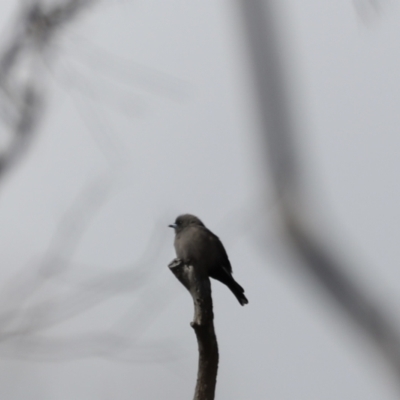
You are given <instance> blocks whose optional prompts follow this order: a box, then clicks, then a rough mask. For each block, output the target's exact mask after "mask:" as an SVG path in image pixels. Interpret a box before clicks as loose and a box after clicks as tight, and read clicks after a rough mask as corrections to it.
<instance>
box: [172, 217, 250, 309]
mask: <svg viewBox="0 0 400 400" xmlns="http://www.w3.org/2000/svg"><path fill="white" fill-rule="evenodd" d="M168 226H169V227H170V228H173V229H174V230H175V240H174V247H175V252H176V256H177V258H178V259H180V260H181V261H182V262H183V263H184V264H187V265H192V266H193V267H194V268H197V269H200V271H201V272H204V273H205V274H206V275H207V276H209V277H211V278H213V279H216V280H218V281H220V282H222V283H223V284H225V285H226V286H228V288H229V289H230V290H231V291H232V293H233V294H234V295H235V296H236V298H237V299H238V301H239V303H240V304H241V305H242V306H244V305H245V304H248V302H249V301H248V300H247V298H246V296H245V295H244V289H243V288H242V287H241V286H240V285H239V284H238V283H237V282H236V281H235V279H234V278H233V276H232V266H231V263H230V261H229V258H228V254H227V253H226V250H225V248H224V245H223V244H222V242H221V241H220V239H219V238H218V236H216V235H214V233H212V232H211V231H210V230H209V229H207V228H206V226H205V225H204V224H203V222H201V220H200V219H199V218H197V217H196V216H194V215H192V214H182V215H179V216H178V217H177V218H176V220H175V223H173V224H171V225H168Z"/></svg>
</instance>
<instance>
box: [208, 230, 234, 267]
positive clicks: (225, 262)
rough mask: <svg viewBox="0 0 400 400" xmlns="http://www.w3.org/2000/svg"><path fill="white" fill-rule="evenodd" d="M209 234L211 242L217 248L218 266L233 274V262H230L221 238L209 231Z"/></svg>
mask: <svg viewBox="0 0 400 400" xmlns="http://www.w3.org/2000/svg"><path fill="white" fill-rule="evenodd" d="M205 229H207V228H205ZM207 233H208V235H209V238H210V241H211V242H212V243H213V245H214V246H215V250H216V254H217V257H218V264H219V265H220V266H222V267H223V268H224V269H226V270H227V271H228V272H229V273H230V274H232V266H231V262H230V261H229V257H228V254H227V252H226V250H225V247H224V245H223V244H222V242H221V241H220V240H219V237H218V236H217V235H214V233H212V232H211V231H210V230H208V229H207Z"/></svg>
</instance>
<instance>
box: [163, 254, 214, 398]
mask: <svg viewBox="0 0 400 400" xmlns="http://www.w3.org/2000/svg"><path fill="white" fill-rule="evenodd" d="M168 267H169V269H170V270H171V272H172V273H173V274H174V275H175V277H176V278H177V279H178V280H179V282H181V283H182V285H183V286H185V288H186V289H187V290H188V291H189V293H190V294H191V296H192V298H193V303H194V317H193V321H192V322H191V324H190V326H191V327H192V328H193V329H194V332H195V334H196V338H197V344H198V348H199V367H198V372H197V384H196V389H195V394H194V400H213V399H214V395H215V385H216V382H217V371H218V343H217V337H216V335H215V330H214V313H213V303H212V297H211V283H210V279H209V278H208V276H206V275H204V274H202V273H201V272H200V271H198V270H196V268H194V267H193V266H192V265H186V264H184V263H183V262H182V261H181V260H179V259H174V260H173V261H172V262H171V263H170V264H169V265H168Z"/></svg>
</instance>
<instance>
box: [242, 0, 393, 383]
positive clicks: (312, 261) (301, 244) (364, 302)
mask: <svg viewBox="0 0 400 400" xmlns="http://www.w3.org/2000/svg"><path fill="white" fill-rule="evenodd" d="M239 3H240V5H241V10H242V14H243V20H244V24H245V29H246V35H247V39H248V44H249V49H250V55H251V59H252V63H253V65H252V66H253V71H254V81H255V86H256V90H257V96H258V105H259V107H260V108H259V112H260V116H261V122H262V129H263V133H264V135H265V136H266V138H267V141H268V145H267V150H268V159H269V163H270V164H269V169H270V170H271V174H272V178H273V181H274V184H275V188H276V192H277V194H278V199H279V211H280V214H281V219H282V223H283V229H284V237H285V240H286V243H287V245H288V246H289V247H290V249H291V250H294V252H295V254H296V255H297V257H298V258H299V259H300V260H301V261H302V262H301V263H300V265H303V266H304V267H305V268H306V271H307V272H308V273H309V274H311V275H312V276H313V277H314V278H315V279H316V281H317V282H318V283H319V285H320V286H321V287H322V288H323V289H324V290H325V292H326V293H327V294H328V295H329V296H330V297H331V298H333V299H334V300H335V301H336V303H337V304H338V305H339V306H340V309H341V310H342V311H343V312H344V313H346V314H347V316H348V317H349V318H350V319H351V320H352V321H353V322H354V323H355V324H356V325H357V326H358V327H359V328H360V329H361V331H363V332H364V333H365V334H366V335H367V336H368V337H369V338H370V339H371V340H372V342H373V343H374V344H375V345H376V347H377V348H378V349H379V350H380V352H381V354H382V355H383V356H384V359H385V360H386V361H387V362H388V364H389V365H390V366H391V367H392V368H393V370H394V371H395V373H396V377H397V379H398V380H400V336H399V332H397V330H396V328H395V327H394V323H392V321H391V320H390V319H389V318H388V316H387V315H386V313H385V312H384V310H383V309H381V308H380V307H379V305H378V304H376V302H375V301H374V299H373V298H372V297H371V296H369V294H368V293H366V292H365V291H364V290H362V288H361V287H359V286H358V285H357V284H356V283H355V282H354V281H353V280H352V279H351V278H350V276H348V274H346V273H345V271H346V267H345V266H344V265H342V262H341V261H340V260H339V258H338V257H337V256H336V255H335V256H334V255H333V254H331V252H330V251H329V247H328V246H329V245H326V244H325V243H322V242H321V239H318V240H317V238H316V235H313V234H312V233H311V230H310V229H309V225H310V221H307V219H306V218H305V216H306V215H307V211H308V208H307V207H306V205H304V204H303V203H302V200H303V196H302V193H303V191H304V185H302V181H301V179H300V176H299V171H300V170H301V168H300V164H299V161H298V149H296V145H295V140H294V138H295V137H296V133H297V132H296V128H295V126H294V124H293V118H292V113H291V109H290V106H289V101H288V92H287V88H286V81H287V80H286V76H285V72H284V71H285V68H284V65H283V62H282V54H281V50H280V48H279V40H278V29H279V28H281V27H278V26H277V25H276V18H274V9H273V5H274V2H273V1H272V0H240V2H239ZM283 29H284V27H283ZM324 231H325V232H326V231H327V228H326V227H324Z"/></svg>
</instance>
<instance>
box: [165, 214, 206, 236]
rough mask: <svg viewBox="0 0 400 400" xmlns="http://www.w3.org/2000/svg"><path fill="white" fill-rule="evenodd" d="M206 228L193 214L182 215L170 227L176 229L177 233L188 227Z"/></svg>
mask: <svg viewBox="0 0 400 400" xmlns="http://www.w3.org/2000/svg"><path fill="white" fill-rule="evenodd" d="M192 225H195V226H204V224H203V223H202V222H201V221H200V219H199V218H197V217H196V216H195V215H192V214H183V215H180V216H179V217H178V218H177V219H176V220H175V223H173V224H171V225H168V226H169V227H170V228H174V229H175V233H179V232H181V231H182V230H183V229H185V228H187V227H188V226H192Z"/></svg>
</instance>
